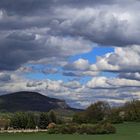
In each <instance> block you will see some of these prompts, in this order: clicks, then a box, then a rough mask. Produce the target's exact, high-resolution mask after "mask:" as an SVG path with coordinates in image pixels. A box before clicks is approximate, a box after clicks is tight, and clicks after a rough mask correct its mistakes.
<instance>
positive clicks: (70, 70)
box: [0, 0, 140, 108]
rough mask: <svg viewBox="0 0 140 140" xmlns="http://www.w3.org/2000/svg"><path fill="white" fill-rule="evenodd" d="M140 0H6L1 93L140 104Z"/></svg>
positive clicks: (1, 17) (1, 23) (0, 12)
mask: <svg viewBox="0 0 140 140" xmlns="http://www.w3.org/2000/svg"><path fill="white" fill-rule="evenodd" d="M139 9H140V0H98V1H97V0H0V95H3V94H7V93H12V92H17V91H36V92H39V93H41V94H43V95H46V96H49V97H55V98H59V99H64V100H66V102H67V103H68V104H69V105H70V106H71V107H75V108H86V107H87V106H89V105H90V104H92V103H94V102H97V101H108V102H109V103H110V104H111V105H120V104H123V103H125V102H126V101H129V100H132V99H140V26H139V25H140V12H139Z"/></svg>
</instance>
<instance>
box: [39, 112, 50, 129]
mask: <svg viewBox="0 0 140 140" xmlns="http://www.w3.org/2000/svg"><path fill="white" fill-rule="evenodd" d="M48 124H49V116H48V114H47V113H41V114H40V118H39V123H38V127H39V128H40V129H46V128H47V126H48Z"/></svg>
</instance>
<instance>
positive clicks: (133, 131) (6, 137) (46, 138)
mask: <svg viewBox="0 0 140 140" xmlns="http://www.w3.org/2000/svg"><path fill="white" fill-rule="evenodd" d="M116 128H117V133H116V134H111V135H76V134H75V135H50V134H46V133H25V134H23V133H17V134H0V140H140V123H123V124H117V125H116Z"/></svg>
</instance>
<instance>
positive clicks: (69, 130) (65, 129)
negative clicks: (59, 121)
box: [48, 123, 116, 135]
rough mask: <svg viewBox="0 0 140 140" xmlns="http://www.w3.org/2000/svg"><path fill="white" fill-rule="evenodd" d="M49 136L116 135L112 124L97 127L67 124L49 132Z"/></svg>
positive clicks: (102, 124)
mask: <svg viewBox="0 0 140 140" xmlns="http://www.w3.org/2000/svg"><path fill="white" fill-rule="evenodd" d="M48 133H49V134H75V133H77V134H91V135H93V134H111V133H112V134H113V133H116V129H115V127H114V126H113V125H112V124H110V123H101V124H97V125H87V124H82V125H78V124H66V125H61V126H56V127H55V128H52V129H49V130H48Z"/></svg>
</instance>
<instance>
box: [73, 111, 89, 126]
mask: <svg viewBox="0 0 140 140" xmlns="http://www.w3.org/2000/svg"><path fill="white" fill-rule="evenodd" d="M72 121H73V122H75V123H78V124H82V123H86V122H87V119H86V116H85V112H78V113H76V114H74V116H73V120H72Z"/></svg>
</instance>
